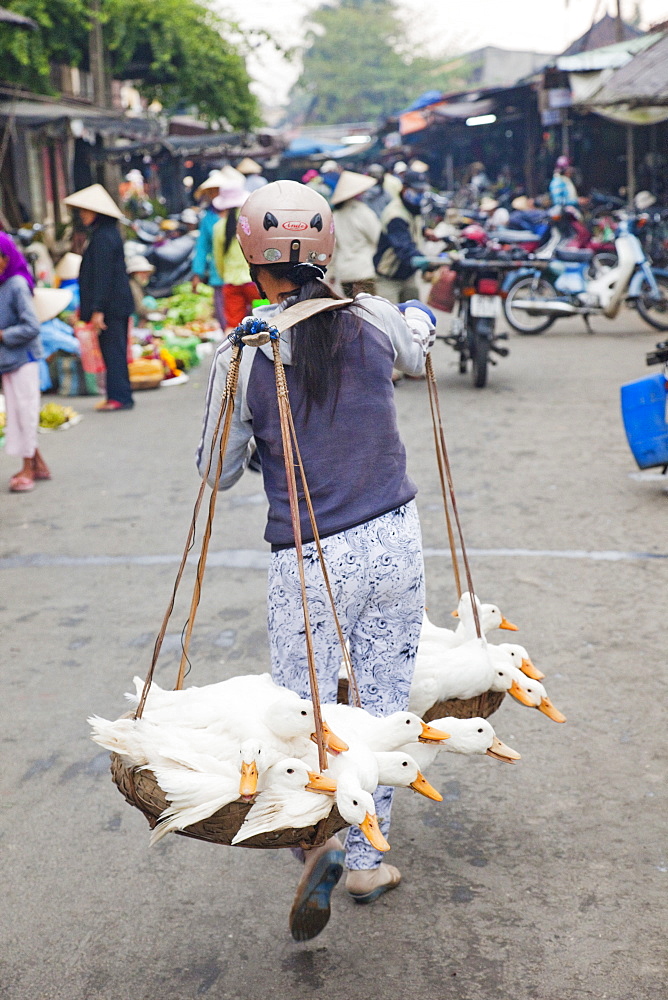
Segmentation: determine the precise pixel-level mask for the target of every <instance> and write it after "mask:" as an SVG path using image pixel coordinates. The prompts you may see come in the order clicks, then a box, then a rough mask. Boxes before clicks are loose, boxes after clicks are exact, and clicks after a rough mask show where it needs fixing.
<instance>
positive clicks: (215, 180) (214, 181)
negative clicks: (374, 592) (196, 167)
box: [195, 170, 222, 198]
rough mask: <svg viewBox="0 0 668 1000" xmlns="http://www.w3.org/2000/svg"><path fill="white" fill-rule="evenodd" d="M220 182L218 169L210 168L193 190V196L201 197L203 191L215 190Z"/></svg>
mask: <svg viewBox="0 0 668 1000" xmlns="http://www.w3.org/2000/svg"><path fill="white" fill-rule="evenodd" d="M221 183H222V176H221V173H220V170H212V171H211V173H210V174H209V176H208V177H207V179H206V180H205V181H202V183H201V184H200V186H199V187H198V188H197V190H196V191H195V197H196V198H201V197H202V195H203V194H204V192H205V191H217V190H218V188H219V187H220V185H221Z"/></svg>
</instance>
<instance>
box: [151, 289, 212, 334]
mask: <svg viewBox="0 0 668 1000" xmlns="http://www.w3.org/2000/svg"><path fill="white" fill-rule="evenodd" d="M163 303H164V304H165V305H166V306H167V319H168V320H170V321H171V322H172V323H175V324H176V325H177V326H185V324H186V323H193V322H195V321H196V320H202V319H210V318H211V316H212V315H213V288H211V287H210V286H209V285H202V284H199V285H198V286H197V291H196V292H193V290H192V289H191V287H190V285H177V286H176V287H175V289H174V295H170V296H169V298H167V299H163Z"/></svg>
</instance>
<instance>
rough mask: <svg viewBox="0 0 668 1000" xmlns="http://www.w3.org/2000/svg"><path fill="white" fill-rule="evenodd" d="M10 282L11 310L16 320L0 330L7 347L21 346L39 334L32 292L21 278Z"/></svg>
mask: <svg viewBox="0 0 668 1000" xmlns="http://www.w3.org/2000/svg"><path fill="white" fill-rule="evenodd" d="M9 280H10V281H11V282H12V311H13V312H14V315H15V317H16V320H17V322H16V323H13V324H12V325H11V326H6V327H5V328H4V330H3V331H2V339H3V341H4V342H5V344H6V345H7V347H22V346H23V344H28V343H29V342H30V341H31V340H34V339H35V337H37V336H38V334H39V321H38V319H37V316H36V315H35V309H34V307H33V304H32V292H31V291H30V288H29V287H28V284H27V282H26V281H24V280H23V278H20V280H18V281H15V280H14V279H13V278H10V279H9Z"/></svg>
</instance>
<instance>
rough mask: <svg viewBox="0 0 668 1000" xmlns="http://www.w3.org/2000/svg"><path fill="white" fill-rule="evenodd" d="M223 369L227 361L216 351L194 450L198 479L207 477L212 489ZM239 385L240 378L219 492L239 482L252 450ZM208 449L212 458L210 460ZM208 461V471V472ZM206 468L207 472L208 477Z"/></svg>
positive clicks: (251, 441) (219, 432)
mask: <svg viewBox="0 0 668 1000" xmlns="http://www.w3.org/2000/svg"><path fill="white" fill-rule="evenodd" d="M247 350H248V349H247ZM227 368H228V366H227V359H226V358H224V357H223V355H222V354H221V353H220V352H219V353H218V355H217V356H216V358H215V359H214V362H213V365H212V366H211V373H210V375H209V386H208V389H207V394H206V408H205V411H204V425H203V427H202V437H201V440H200V444H199V448H198V449H197V469H198V471H199V474H200V476H202V477H204V476H206V477H207V482H208V483H209V486H211V488H212V489H213V488H215V486H216V468H217V465H218V449H219V447H220V436H221V433H222V424H223V421H221V425H220V427H219V428H218V433H217V434H216V435H215V441H214V432H215V430H216V423H217V421H218V417H219V415H220V407H221V403H222V400H223V392H224V390H225V381H226V379H227ZM243 384H244V380H243V379H242V378H240V379H239V385H238V387H237V394H236V397H235V401H234V413H233V415H232V425H231V427H230V436H229V439H228V443H227V450H226V452H225V461H224V463H223V471H222V475H221V477H220V479H219V481H218V484H217V486H218V489H220V490H229V489H230V487H231V486H234V484H235V483H236V482H238V480H239V479H241V476H242V475H243V473H244V470H245V468H246V466H247V465H248V462H249V460H250V457H251V454H252V451H253V440H252V438H253V429H252V427H251V424H250V422H249V421H247V420H242V419H241V414H242V403H243ZM212 446H213V457H211V448H212ZM210 459H211V468H210V469H209V460H210ZM207 469H209V471H208V475H207Z"/></svg>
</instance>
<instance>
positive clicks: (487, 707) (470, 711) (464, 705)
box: [336, 678, 506, 722]
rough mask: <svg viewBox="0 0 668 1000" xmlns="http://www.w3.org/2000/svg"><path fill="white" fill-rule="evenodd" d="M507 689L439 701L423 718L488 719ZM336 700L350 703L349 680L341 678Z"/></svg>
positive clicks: (429, 720)
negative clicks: (472, 696)
mask: <svg viewBox="0 0 668 1000" xmlns="http://www.w3.org/2000/svg"><path fill="white" fill-rule="evenodd" d="M505 696H506V693H505V691H485V692H484V693H483V694H479V695H476V697H475V698H451V699H450V701H437V702H436V703H435V704H434V705H432V706H431V708H430V709H429V710H428V711H426V712H425V713H424V715H423V716H422V718H423V719H424V721H425V722H432V720H433V719H444V718H446V716H450V717H451V718H454V719H477V718H478V717H480V718H482V719H487V718H488V717H489V716H490V715H491V714H492V712H496V710H497V709H498V708H499V706H500V704H501V702H502V701H503V699H504V698H505ZM336 700H337V701H338V702H340V703H341V704H343V705H347V704H348V681H347V680H345V679H344V678H340V679H339V687H338V691H337V698H336Z"/></svg>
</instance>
